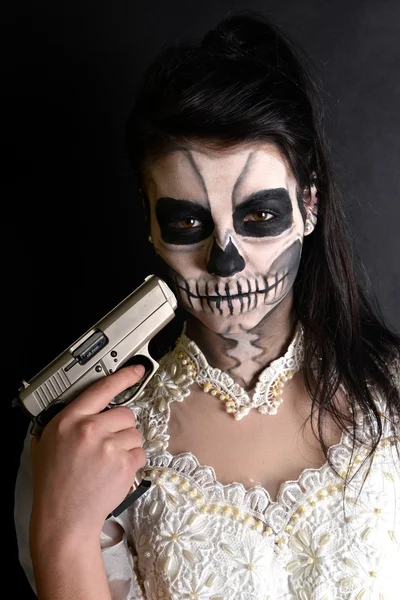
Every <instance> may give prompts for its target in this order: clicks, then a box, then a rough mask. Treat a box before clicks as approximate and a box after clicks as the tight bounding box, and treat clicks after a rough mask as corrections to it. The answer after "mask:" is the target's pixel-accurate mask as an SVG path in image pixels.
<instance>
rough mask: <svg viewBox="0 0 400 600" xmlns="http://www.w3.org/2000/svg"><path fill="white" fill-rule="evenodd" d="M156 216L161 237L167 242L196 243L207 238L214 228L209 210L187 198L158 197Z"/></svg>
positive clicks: (177, 243) (179, 243) (178, 243)
mask: <svg viewBox="0 0 400 600" xmlns="http://www.w3.org/2000/svg"><path fill="white" fill-rule="evenodd" d="M156 217H157V221H158V224H159V226H160V230H161V237H162V239H163V241H164V242H166V243H167V244H176V245H185V244H196V243H197V242H201V241H202V240H205V239H206V238H208V237H209V236H210V235H211V233H212V232H213V230H214V222H213V220H212V217H211V213H210V211H209V210H208V209H207V208H205V207H204V206H202V205H200V204H197V203H196V202H190V201H189V200H176V199H175V198H159V199H158V200H157V204H156Z"/></svg>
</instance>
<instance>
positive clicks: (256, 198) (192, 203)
mask: <svg viewBox="0 0 400 600" xmlns="http://www.w3.org/2000/svg"><path fill="white" fill-rule="evenodd" d="M268 200H275V201H279V202H290V203H291V199H290V196H289V192H288V190H287V189H286V188H283V187H282V188H269V189H266V190H258V191H257V192H254V193H253V194H250V195H249V196H247V197H246V198H244V199H243V200H242V202H239V203H237V204H236V205H235V206H234V210H237V209H243V208H246V205H249V206H250V205H251V206H252V205H253V204H254V203H255V202H262V201H268ZM159 203H160V205H164V206H165V205H167V204H169V206H170V208H172V207H173V208H174V209H175V210H176V209H179V208H180V206H179V205H182V210H184V209H189V210H190V209H192V210H196V209H197V208H199V209H200V210H201V209H204V208H205V209H207V210H210V205H209V203H208V200H186V199H185V198H172V197H168V196H162V197H161V198H157V200H156V206H157V204H159Z"/></svg>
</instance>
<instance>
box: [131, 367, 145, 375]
mask: <svg viewBox="0 0 400 600" xmlns="http://www.w3.org/2000/svg"><path fill="white" fill-rule="evenodd" d="M133 370H134V372H135V375H137V377H140V378H142V377H143V375H144V372H145V368H144V366H143V365H134V366H133Z"/></svg>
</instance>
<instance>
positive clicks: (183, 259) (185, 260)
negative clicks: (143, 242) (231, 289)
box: [153, 238, 210, 279]
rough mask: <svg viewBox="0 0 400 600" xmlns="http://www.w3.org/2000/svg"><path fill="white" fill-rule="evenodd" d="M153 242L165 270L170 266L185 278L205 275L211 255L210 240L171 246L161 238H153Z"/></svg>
mask: <svg viewBox="0 0 400 600" xmlns="http://www.w3.org/2000/svg"><path fill="white" fill-rule="evenodd" d="M153 243H154V249H155V252H156V254H157V257H158V259H159V262H162V264H163V265H164V271H165V269H167V268H168V267H169V268H170V269H171V270H172V271H174V273H178V274H179V275H181V276H182V277H183V278H185V279H188V278H200V277H204V272H205V271H206V266H207V259H208V255H209V246H210V241H209V240H206V241H204V242H200V243H199V244H188V245H184V246H175V245H173V246H171V245H169V244H166V243H165V242H164V241H163V240H162V239H161V238H158V239H156V240H154V238H153Z"/></svg>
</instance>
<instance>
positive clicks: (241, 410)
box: [174, 323, 304, 420]
mask: <svg viewBox="0 0 400 600" xmlns="http://www.w3.org/2000/svg"><path fill="white" fill-rule="evenodd" d="M303 340H304V335H303V328H302V326H301V324H300V323H299V324H298V326H297V328H296V333H295V335H294V338H293V340H292V342H291V343H290V345H289V347H288V349H287V351H286V353H285V354H284V356H281V357H280V358H277V359H276V360H274V361H272V362H271V364H270V365H269V366H268V367H266V368H265V369H264V370H263V371H262V373H261V374H260V376H259V378H258V382H257V384H256V387H255V391H254V393H253V395H252V397H251V398H250V396H249V395H248V394H247V392H246V391H245V390H244V389H243V388H242V387H241V386H240V385H239V384H238V383H236V382H235V381H234V380H233V379H232V377H231V376H230V375H228V374H227V373H225V372H224V371H221V369H216V368H213V367H211V366H210V365H209V364H208V362H207V360H206V358H205V356H204V354H203V353H202V351H201V350H200V348H199V347H198V346H197V345H196V344H195V342H193V341H192V340H190V339H189V338H188V337H187V336H186V334H185V329H184V331H183V333H182V334H181V335H180V337H179V338H178V340H177V343H176V347H175V350H174V354H175V356H176V357H177V358H178V360H179V361H180V362H181V364H182V365H183V366H184V367H185V368H186V369H187V375H188V376H189V377H190V378H193V380H194V381H195V382H196V383H197V384H198V385H200V387H201V388H202V389H203V391H204V392H205V393H210V394H211V395H212V396H217V397H218V398H219V399H220V400H221V401H222V402H223V403H224V405H225V410H226V412H227V413H229V414H231V415H233V416H234V418H235V419H237V420H240V419H242V418H243V417H244V416H245V415H247V414H248V413H249V412H250V410H251V409H252V408H256V409H257V410H258V411H259V412H260V413H262V414H269V415H276V413H277V412H278V407H279V406H280V404H282V402H283V389H284V386H285V383H286V382H287V381H289V380H290V379H292V377H293V376H294V375H295V373H297V371H299V369H300V368H301V366H302V364H303V355H304V343H303Z"/></svg>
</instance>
